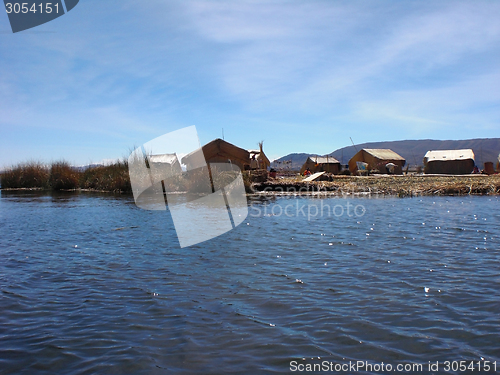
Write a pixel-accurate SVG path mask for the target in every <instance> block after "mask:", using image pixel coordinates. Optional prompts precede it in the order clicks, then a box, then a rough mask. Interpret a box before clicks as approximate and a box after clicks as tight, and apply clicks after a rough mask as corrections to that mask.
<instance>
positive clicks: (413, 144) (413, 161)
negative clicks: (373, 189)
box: [273, 138, 500, 169]
mask: <svg viewBox="0 0 500 375" xmlns="http://www.w3.org/2000/svg"><path fill="white" fill-rule="evenodd" d="M362 148H389V149H391V150H393V151H394V152H396V153H398V154H399V155H401V156H402V157H404V158H405V159H406V163H408V164H410V166H416V165H423V161H422V160H423V158H424V155H425V153H426V152H427V151H429V150H459V149H464V148H471V149H472V150H473V151H474V155H475V159H476V165H477V166H479V168H481V169H482V168H483V167H484V162H485V161H492V162H494V164H495V165H496V163H497V161H498V155H499V154H500V138H482V139H466V140H461V141H438V140H434V139H420V140H407V141H392V142H370V143H362V144H359V145H355V146H348V147H343V148H339V149H338V150H335V151H333V152H331V153H330V154H328V156H333V157H334V158H335V159H337V160H338V161H340V162H341V163H342V164H347V162H348V161H349V159H350V158H352V157H353V156H354V154H356V152H357V151H359V150H361V149H362ZM309 156H326V155H317V154H304V153H300V154H299V153H293V154H288V155H286V156H283V157H281V158H279V159H276V161H277V162H280V163H277V165H278V166H283V167H288V168H290V169H299V168H300V167H301V166H302V164H304V162H305V161H306V159H307V158H308V157H309ZM284 161H291V163H287V164H284V163H283V162H284ZM273 166H275V164H274V162H273Z"/></svg>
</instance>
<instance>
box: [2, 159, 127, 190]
mask: <svg viewBox="0 0 500 375" xmlns="http://www.w3.org/2000/svg"><path fill="white" fill-rule="evenodd" d="M0 183H1V185H2V189H52V190H77V189H86V190H98V191H109V192H118V193H129V192H131V191H132V188H131V185H130V178H129V175H128V163H127V161H126V160H123V161H117V162H115V163H113V164H111V165H106V166H104V165H99V166H93V167H89V168H86V169H79V168H75V167H72V166H71V165H70V164H69V163H68V162H65V161H58V162H54V163H52V164H50V165H46V164H43V163H40V162H33V161H32V162H27V163H21V164H18V165H16V166H13V167H11V168H9V169H7V170H6V171H4V172H3V173H2V174H1V175H0Z"/></svg>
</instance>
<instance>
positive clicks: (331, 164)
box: [300, 156, 340, 174]
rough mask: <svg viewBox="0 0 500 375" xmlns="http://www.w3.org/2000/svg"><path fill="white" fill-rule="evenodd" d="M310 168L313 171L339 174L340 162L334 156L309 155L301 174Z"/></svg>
mask: <svg viewBox="0 0 500 375" xmlns="http://www.w3.org/2000/svg"><path fill="white" fill-rule="evenodd" d="M307 168H309V170H310V171H311V173H316V172H327V173H332V174H338V173H339V172H340V162H339V161H338V160H337V159H335V158H334V157H332V156H309V157H308V158H307V160H306V162H305V163H304V165H302V168H300V174H304V172H305V170H306V169H307Z"/></svg>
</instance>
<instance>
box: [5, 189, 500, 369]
mask: <svg viewBox="0 0 500 375" xmlns="http://www.w3.org/2000/svg"><path fill="white" fill-rule="evenodd" d="M499 201H500V199H499V197H469V196H466V197H423V198H411V199H410V198H405V199H399V198H383V199H376V198H324V199H315V198H310V197H309V198H308V197H294V198H275V199H262V200H260V199H255V200H253V201H252V202H251V207H250V211H249V212H250V215H249V216H248V218H247V219H246V220H245V222H244V223H243V224H242V225H240V226H239V227H237V228H236V229H235V230H233V231H231V232H229V233H227V234H225V235H223V236H221V237H218V238H215V239H213V240H210V241H207V242H204V243H201V244H198V245H195V246H192V247H188V248H184V249H181V248H180V247H179V243H178V241H177V238H176V235H175V232H174V227H173V224H172V221H171V219H170V217H169V213H168V211H167V212H156V211H155V212H153V211H143V210H140V209H138V208H137V207H136V206H135V205H134V202H133V199H132V198H131V197H120V196H113V195H98V194H84V193H82V194H71V193H68V194H49V193H23V194H21V193H14V192H2V193H1V196H0V373H1V374H55V373H60V374H94V373H99V374H222V373H228V374H231V373H244V374H261V373H262V374H271V373H287V372H290V371H291V370H297V371H291V372H293V373H299V371H298V370H299V369H307V368H309V369H314V368H313V367H312V366H314V365H316V366H319V365H325V364H327V363H328V364H331V366H334V365H337V366H339V365H342V364H348V363H349V361H351V362H352V361H367V362H369V363H371V364H372V365H376V364H380V363H382V362H384V364H386V365H387V364H390V365H391V366H393V373H396V372H394V371H395V370H394V369H395V366H396V365H398V364H401V365H405V364H425V366H424V367H423V371H421V372H419V373H439V374H442V373H456V374H459V373H460V374H463V373H479V372H478V367H477V366H484V365H485V364H487V363H488V362H487V361H490V362H489V365H490V366H493V363H494V362H495V361H497V364H496V366H497V367H496V368H497V372H498V371H500V229H499V228H500V225H499V224H500V210H499V207H500V205H499V203H500V202H499ZM321 204H323V209H324V208H325V207H326V206H328V207H329V208H330V209H331V211H330V215H327V214H325V211H322V214H316V215H311V214H312V213H314V212H315V211H314V210H313V209H311V207H313V208H314V207H316V209H317V208H318V207H321ZM287 207H288V209H287ZM301 208H302V210H301ZM285 212H286V214H285ZM308 212H309V217H308ZM303 213H304V214H303ZM326 213H328V212H326ZM460 360H463V361H467V365H469V363H470V361H475V363H476V364H475V366H476V370H475V371H474V372H472V371H470V370H468V371H466V372H460V371H458V370H457V368H455V370H457V371H453V369H452V368H451V364H452V363H450V364H449V366H450V369H449V370H448V371H447V369H446V368H445V361H460ZM429 361H430V362H431V363H432V364H436V362H438V365H439V370H438V371H434V370H433V369H429V368H428V366H429ZM477 363H479V364H477ZM300 365H301V366H304V367H299V366H300ZM307 366H309V367H307ZM457 366H458V365H457ZM334 368H335V367H331V368H330V369H334ZM344 368H345V367H344ZM316 369H318V367H316ZM323 369H324V368H323ZM377 369H379V370H380V368H374V369H368V370H367V368H360V369H359V371H358V372H354V371H352V368H351V369H350V370H347V371H345V372H341V371H332V372H331V373H346V374H348V373H349V374H353V373H356V374H358V373H386V372H384V371H382V370H380V371H376V370H377ZM481 370H483V368H481ZM309 373H311V372H309ZM401 373H403V372H401ZM405 373H414V372H411V371H409V372H405ZM481 373H494V372H493V367H491V371H490V372H484V371H482V372H481Z"/></svg>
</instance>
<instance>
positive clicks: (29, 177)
mask: <svg viewBox="0 0 500 375" xmlns="http://www.w3.org/2000/svg"><path fill="white" fill-rule="evenodd" d="M49 178H50V168H49V167H48V166H47V165H44V164H42V163H40V162H35V161H30V162H26V163H21V164H18V165H16V166H14V167H12V168H9V169H7V170H6V171H4V172H3V173H2V174H1V175H0V182H1V184H2V188H3V189H46V188H48V187H49V186H50V184H49Z"/></svg>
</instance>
